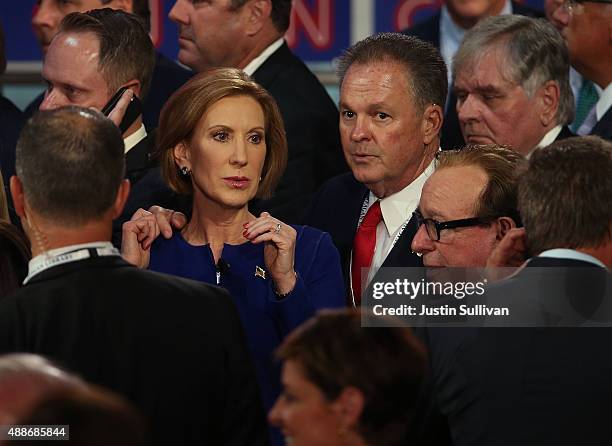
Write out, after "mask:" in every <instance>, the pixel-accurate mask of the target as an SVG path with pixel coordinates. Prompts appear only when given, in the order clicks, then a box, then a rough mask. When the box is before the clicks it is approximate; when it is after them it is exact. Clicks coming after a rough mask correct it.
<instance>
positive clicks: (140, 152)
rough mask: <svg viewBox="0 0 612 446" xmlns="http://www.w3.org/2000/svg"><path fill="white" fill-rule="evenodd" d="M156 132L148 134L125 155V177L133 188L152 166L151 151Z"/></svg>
mask: <svg viewBox="0 0 612 446" xmlns="http://www.w3.org/2000/svg"><path fill="white" fill-rule="evenodd" d="M153 141H155V135H154V132H152V133H149V134H147V136H146V137H145V138H143V139H142V140H141V141H140V142H139V143H138V144H136V145H135V146H134V147H132V148H131V149H130V151H129V152H128V153H127V155H125V177H126V178H127V179H128V180H130V182H131V183H132V186H133V185H134V184H135V183H136V182H138V180H139V179H140V178H142V176H143V175H144V174H145V173H146V172H147V169H148V168H149V164H150V161H149V160H150V158H151V155H152V154H151V153H150V151H151V149H152V148H153V147H154V144H152V142H153Z"/></svg>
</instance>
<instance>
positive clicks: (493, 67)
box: [453, 16, 574, 156]
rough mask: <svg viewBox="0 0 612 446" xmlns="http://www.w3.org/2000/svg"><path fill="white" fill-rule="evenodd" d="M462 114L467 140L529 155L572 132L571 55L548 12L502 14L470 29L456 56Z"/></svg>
mask: <svg viewBox="0 0 612 446" xmlns="http://www.w3.org/2000/svg"><path fill="white" fill-rule="evenodd" d="M453 79H454V87H453V88H454V90H455V94H456V95H457V114H458V116H459V123H460V125H461V131H462V133H463V136H464V138H465V141H466V142H467V143H472V144H491V143H493V144H503V145H507V146H510V147H512V148H513V149H514V150H516V151H517V152H519V153H522V154H523V155H526V156H527V155H529V153H530V152H531V151H532V150H533V149H534V148H536V147H544V146H547V145H548V144H550V143H552V142H553V141H555V140H556V139H561V138H565V137H568V136H571V135H572V134H571V132H570V131H569V130H568V129H567V128H566V127H564V126H566V125H567V124H568V123H570V122H571V121H572V120H573V117H574V98H573V95H572V90H571V88H570V85H569V56H568V51H567V47H566V45H565V43H564V42H563V39H562V38H561V36H560V35H559V32H558V31H557V30H556V29H555V28H554V27H553V26H552V25H551V24H550V23H548V22H547V21H546V20H544V19H532V18H529V17H522V16H496V17H489V18H487V19H484V20H482V21H481V22H479V23H478V24H477V25H476V26H474V27H473V28H472V29H470V30H469V31H468V32H467V33H466V35H465V38H464V39H463V42H462V43H461V46H460V47H459V50H458V51H457V54H456V55H455V59H454V61H453Z"/></svg>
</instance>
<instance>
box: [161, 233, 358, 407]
mask: <svg viewBox="0 0 612 446" xmlns="http://www.w3.org/2000/svg"><path fill="white" fill-rule="evenodd" d="M293 227H294V228H295V229H296V231H297V240H296V248H295V271H296V272H297V274H298V276H297V283H296V285H295V288H294V289H293V291H292V292H291V293H290V294H289V296H287V297H286V298H284V299H281V300H279V299H278V297H277V295H276V294H275V293H274V288H273V287H274V285H273V283H272V280H271V279H270V275H269V274H268V272H267V271H266V268H265V263H264V252H263V251H264V249H263V248H264V245H263V243H262V244H257V245H255V244H252V243H250V242H247V243H243V244H241V245H227V244H226V245H224V246H223V251H222V253H221V258H222V259H223V262H219V263H220V264H222V265H223V266H222V267H220V268H217V266H216V265H215V263H214V260H213V254H212V251H211V249H210V247H209V245H202V246H193V245H190V244H189V243H187V242H186V241H185V239H184V238H183V237H182V235H181V234H180V233H175V234H174V236H173V237H172V238H171V239H168V240H167V239H164V238H162V237H159V238H158V239H157V240H156V241H155V243H154V244H153V246H152V247H151V262H150V266H149V269H151V270H153V271H159V272H163V273H168V274H173V275H176V276H181V277H186V278H190V279H195V280H199V281H202V282H206V283H210V284H217V274H219V279H220V280H219V282H218V284H219V285H220V286H222V287H224V288H226V289H227V290H228V291H229V292H230V294H231V295H232V297H233V299H234V302H235V304H236V306H237V308H238V311H239V313H240V317H241V319H242V323H243V326H244V329H245V332H246V336H247V343H248V345H249V349H250V351H251V355H252V358H253V362H254V364H255V369H256V373H257V378H258V380H259V384H260V386H261V390H262V397H263V400H264V403H265V404H266V407H267V408H268V409H269V408H271V407H272V405H273V403H274V401H275V399H276V397H277V396H278V394H279V393H280V367H279V364H277V362H276V361H275V360H274V358H273V352H274V350H275V349H276V348H277V347H278V346H279V344H280V343H281V341H282V340H283V338H284V337H285V336H286V335H287V334H288V333H289V332H290V331H291V330H293V329H294V328H295V327H297V326H298V325H300V324H301V323H302V322H304V321H305V320H307V319H308V318H310V317H311V316H313V315H314V314H315V312H316V311H317V310H319V309H321V308H330V307H343V306H345V299H346V294H345V289H344V279H343V277H342V269H341V267H340V256H339V254H338V251H337V250H336V248H335V246H334V245H333V243H332V240H331V237H330V236H329V234H327V233H325V232H321V231H319V230H317V229H314V228H311V227H309V226H293ZM257 267H259V268H261V269H262V270H264V271H265V278H263V277H262V274H261V273H259V274H257V275H256V274H255V272H256V268H257Z"/></svg>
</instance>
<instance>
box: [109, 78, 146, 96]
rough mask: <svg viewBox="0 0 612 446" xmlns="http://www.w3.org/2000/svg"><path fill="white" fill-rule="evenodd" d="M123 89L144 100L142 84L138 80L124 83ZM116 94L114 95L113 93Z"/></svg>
mask: <svg viewBox="0 0 612 446" xmlns="http://www.w3.org/2000/svg"><path fill="white" fill-rule="evenodd" d="M121 87H127V88H129V89H130V90H132V92H133V93H134V96H136V97H137V98H138V99H141V98H142V84H141V83H140V81H139V80H138V79H130V80H129V81H127V82H126V83H124V84H123V85H122V86H121ZM113 94H114V93H113Z"/></svg>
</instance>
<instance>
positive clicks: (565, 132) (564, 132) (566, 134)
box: [555, 125, 576, 142]
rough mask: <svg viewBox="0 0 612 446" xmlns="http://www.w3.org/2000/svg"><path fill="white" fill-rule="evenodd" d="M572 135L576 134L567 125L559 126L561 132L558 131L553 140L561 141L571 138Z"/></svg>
mask: <svg viewBox="0 0 612 446" xmlns="http://www.w3.org/2000/svg"><path fill="white" fill-rule="evenodd" d="M574 136H576V135H575V134H574V133H573V132H572V131H571V130H570V129H569V127H568V126H566V125H564V126H563V127H562V128H561V132H559V134H558V135H557V137H556V138H555V142H556V141H561V140H562V139H567V138H572V137H574Z"/></svg>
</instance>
